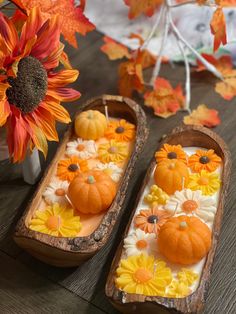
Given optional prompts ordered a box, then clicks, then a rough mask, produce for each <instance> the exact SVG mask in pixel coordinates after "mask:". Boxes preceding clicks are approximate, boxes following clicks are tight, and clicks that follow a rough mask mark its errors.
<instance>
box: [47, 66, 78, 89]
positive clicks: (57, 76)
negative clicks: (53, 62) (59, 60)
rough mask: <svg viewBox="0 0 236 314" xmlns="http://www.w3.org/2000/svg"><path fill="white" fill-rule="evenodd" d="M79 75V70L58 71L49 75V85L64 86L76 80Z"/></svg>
mask: <svg viewBox="0 0 236 314" xmlns="http://www.w3.org/2000/svg"><path fill="white" fill-rule="evenodd" d="M78 76H79V71H78V70H62V71H60V72H57V73H52V74H49V75H48V86H49V88H53V87H63V86H65V85H67V84H70V83H73V82H74V81H76V80H77V78H78Z"/></svg>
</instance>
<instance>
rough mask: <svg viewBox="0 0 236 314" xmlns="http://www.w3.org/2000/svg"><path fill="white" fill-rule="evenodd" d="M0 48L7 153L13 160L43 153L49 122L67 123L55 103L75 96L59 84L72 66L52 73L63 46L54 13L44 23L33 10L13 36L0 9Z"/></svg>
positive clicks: (69, 77) (51, 131)
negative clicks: (33, 153) (32, 152)
mask: <svg viewBox="0 0 236 314" xmlns="http://www.w3.org/2000/svg"><path fill="white" fill-rule="evenodd" d="M0 47H1V48H0V126H6V128H7V142H8V149H9V155H10V156H11V157H12V159H13V162H19V161H22V160H23V159H24V157H25V155H26V152H27V149H28V148H30V149H31V150H32V149H33V148H34V147H36V148H37V149H39V150H40V151H42V152H43V153H44V155H45V156H46V154H47V140H49V141H58V135H57V131H56V128H55V121H60V122H63V123H69V122H70V117H69V114H68V112H67V111H66V110H65V109H64V107H62V106H61V105H60V102H61V101H64V102H67V101H73V100H76V99H78V98H79V97H80V93H79V92H78V91H75V90H73V89H71V88H65V87H64V86H65V85H67V84H69V83H72V82H74V81H75V80H76V79H77V77H78V71H77V70H72V69H67V70H61V71H59V72H54V69H55V68H56V67H57V66H58V65H59V60H60V58H61V56H62V54H63V48H64V46H63V45H62V44H61V43H60V28H59V21H58V16H54V17H52V18H50V19H48V20H46V21H45V20H43V18H42V15H41V12H40V10H39V8H33V9H32V11H30V13H29V16H28V17H27V19H26V21H25V23H24V25H23V27H22V30H21V34H19V35H18V33H17V30H16V28H15V26H14V24H13V22H12V21H11V20H10V19H8V18H7V17H6V16H4V15H3V14H2V13H1V12H0Z"/></svg>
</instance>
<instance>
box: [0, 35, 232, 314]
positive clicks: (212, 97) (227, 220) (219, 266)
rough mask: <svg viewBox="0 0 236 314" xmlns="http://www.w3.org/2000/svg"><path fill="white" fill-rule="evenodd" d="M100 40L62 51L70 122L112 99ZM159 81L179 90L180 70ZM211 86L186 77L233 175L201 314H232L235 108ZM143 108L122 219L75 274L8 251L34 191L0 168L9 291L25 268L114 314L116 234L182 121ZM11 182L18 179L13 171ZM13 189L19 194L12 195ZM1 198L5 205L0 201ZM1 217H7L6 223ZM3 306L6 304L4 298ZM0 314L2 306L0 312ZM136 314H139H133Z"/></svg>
mask: <svg viewBox="0 0 236 314" xmlns="http://www.w3.org/2000/svg"><path fill="white" fill-rule="evenodd" d="M101 38H102V35H101V34H99V33H98V32H93V33H91V34H88V36H86V37H80V38H79V50H74V49H72V48H70V47H68V46H67V48H66V49H67V52H68V53H69V56H70V57H71V62H72V65H73V66H75V67H76V68H78V69H79V70H80V76H79V79H78V81H77V82H76V83H74V84H73V85H74V87H75V88H77V89H78V90H79V91H81V93H82V97H81V99H80V100H79V101H77V102H75V103H71V104H65V107H66V108H67V109H68V110H69V112H70V113H71V116H72V117H73V116H74V115H75V112H76V111H77V109H78V106H79V105H80V104H82V103H83V102H84V101H86V100H87V99H90V98H91V97H93V96H98V95H101V94H117V80H118V78H117V66H118V64H119V61H115V62H111V61H109V60H108V59H107V57H106V56H105V55H104V54H103V53H102V52H100V50H99V48H100V46H101V45H102V44H103V42H102V40H101ZM84 47H85V48H84ZM161 76H162V77H164V78H168V79H169V80H170V81H171V83H172V84H173V85H174V86H176V85H177V84H178V83H182V85H183V86H184V81H185V73H184V67H183V66H182V65H175V67H174V68H173V67H171V66H170V65H164V66H163V68H162V71H161ZM214 82H215V79H214V78H213V77H212V76H211V75H209V74H207V73H206V72H202V73H194V72H193V73H192V101H191V107H192V108H196V107H197V105H198V104H200V103H205V104H206V105H209V106H212V107H213V108H215V109H217V110H219V113H220V117H221V119H222V124H221V125H219V126H218V127H217V128H216V129H215V131H216V132H217V133H218V134H219V135H220V136H221V137H222V138H223V139H224V141H225V142H226V143H227V144H228V146H229V148H230V151H231V155H232V160H233V171H232V173H233V175H232V177H231V184H230V191H229V194H228V197H227V200H226V206H225V211H224V217H223V225H222V232H221V235H220V243H219V245H218V249H217V252H216V257H215V262H214V267H213V271H212V276H211V280H210V283H209V292H208V296H207V300H206V306H205V308H204V309H203V313H204V314H235V313H236V304H235V294H236V286H235V282H236V281H235V273H236V271H235V270H236V269H235V265H236V255H235V252H236V230H235V226H236V223H235V221H236V210H235V203H236V145H235V144H236V142H235V121H236V107H235V100H232V101H231V102H227V101H225V100H224V99H222V98H221V97H219V96H218V95H217V94H216V93H215V92H214ZM135 100H136V101H137V102H139V103H143V101H142V100H141V98H140V97H139V96H138V95H136V96H135ZM143 108H144V110H145V112H146V115H147V119H148V126H149V128H150V134H149V138H148V145H146V146H145V148H144V151H143V153H142V154H141V155H140V157H139V160H138V162H137V164H136V169H135V172H134V174H133V176H132V178H131V180H130V186H129V189H128V191H127V195H126V196H127V197H126V201H125V204H124V213H123V214H122V216H120V217H119V220H118V224H117V225H116V226H115V228H114V229H113V232H112V235H111V238H110V241H109V242H108V243H107V244H106V245H105V246H104V247H103V248H102V249H101V250H100V251H99V253H98V254H96V255H95V256H94V257H93V258H92V259H90V260H89V261H87V262H86V263H85V264H83V265H82V266H81V267H79V268H73V269H58V268H55V267H52V266H48V265H46V264H44V263H41V262H40V261H38V260H36V259H34V258H33V257H31V256H30V255H28V254H27V253H25V252H23V251H20V254H19V251H18V252H16V251H15V250H14V247H15V246H14V243H13V240H12V239H11V234H12V232H13V229H14V226H15V224H16V221H17V219H18V218H19V217H20V216H21V215H22V213H23V211H24V210H25V205H26V203H27V201H28V200H29V198H30V194H32V193H33V190H35V188H36V187H37V185H35V186H34V187H33V188H32V190H30V188H29V186H28V185H27V184H25V183H24V182H23V180H22V179H17V180H15V179H14V178H15V177H16V176H13V174H14V169H15V167H13V166H9V167H8V168H7V169H6V167H4V166H0V197H3V196H4V201H3V202H2V203H1V212H2V216H1V221H0V223H1V228H3V226H4V232H3V234H2V237H1V243H0V250H3V251H7V253H8V254H9V256H10V257H9V258H10V259H11V261H12V264H11V265H12V267H11V271H12V274H13V275H12V287H16V286H17V280H15V276H17V272H18V268H15V267H14V264H18V263H20V264H24V265H26V266H27V267H25V274H24V276H25V277H27V276H28V274H31V273H32V272H34V273H37V274H38V277H37V278H36V277H35V280H39V279H38V278H39V277H40V278H46V279H47V280H48V281H50V282H53V283H55V284H56V283H58V284H59V285H60V287H61V288H62V289H66V290H69V291H72V292H73V293H74V295H78V296H83V299H84V300H85V299H86V300H87V301H88V302H90V303H92V304H95V305H96V306H97V307H99V308H101V309H103V310H104V311H105V312H106V313H109V314H115V313H117V311H116V310H115V309H114V308H113V307H112V305H111V304H110V302H109V301H108V300H107V298H105V296H104V287H105V282H106V276H107V274H108V272H109V269H110V266H111V262H112V259H113V256H114V254H115V251H116V249H117V247H118V244H119V243H120V241H121V239H122V234H123V233H124V230H125V228H126V225H127V222H128V219H129V216H130V214H131V212H132V209H133V205H134V202H135V198H136V196H137V193H138V191H139V189H140V187H141V184H142V182H143V178H144V175H145V172H146V169H147V168H148V166H149V164H150V161H151V158H152V156H153V153H154V151H155V149H156V147H157V144H158V142H159V141H160V139H161V137H162V135H163V134H168V133H169V132H170V131H171V130H172V129H173V128H174V127H176V126H177V125H179V124H180V123H181V122H182V119H183V116H184V115H185V114H184V113H183V112H179V113H178V114H177V115H175V116H173V117H170V118H168V119H167V120H165V119H160V118H157V117H155V116H154V115H153V113H152V110H151V109H150V108H146V107H143ZM57 129H58V132H59V136H60V138H62V136H63V133H64V131H65V129H66V126H65V125H63V124H58V126H57ZM57 146H58V144H57V143H53V142H52V143H50V144H49V154H48V157H47V160H46V163H44V164H43V167H44V168H45V167H46V166H47V165H48V163H49V162H50V161H51V159H52V157H53V156H54V154H55V151H56V148H57ZM17 168H18V167H17ZM17 177H18V178H19V171H18V174H17ZM3 187H4V189H3ZM18 188H19V189H20V190H18ZM14 189H15V193H14ZM19 191H20V192H19ZM28 193H29V195H28ZM6 195H7V200H6V198H5V196H6ZM5 204H6V206H5ZM3 212H4V213H3ZM4 217H7V219H8V220H6V219H5V218H4ZM15 257H16V259H15ZM7 269H8V268H7V266H6V265H3V266H2V267H1V268H0V276H3V274H4V273H5V272H6V271H7ZM29 276H30V275H29ZM22 285H23V287H24V288H25V289H26V288H27V287H29V286H30V283H29V282H27V281H25V282H24V283H23V284H22ZM58 296H59V294H58ZM14 298H15V299H16V300H15V302H17V299H18V298H19V299H20V293H19V291H18V290H17V289H16V292H15V294H14ZM34 299H37V296H35V295H34V296H32V299H31V303H32V304H33V302H35V301H34ZM5 300H7V297H6V298H5ZM63 302H64V303H65V304H67V305H68V309H69V310H68V311H67V312H66V313H69V314H70V313H74V312H73V310H71V309H70V308H69V303H70V299H68V300H67V298H66V297H65V298H64V299H63ZM18 305H19V307H18V309H19V310H21V311H22V309H24V305H23V304H22V305H20V304H19V303H18ZM42 308H43V305H42V304H38V310H39V312H40V310H42ZM60 311H61V304H60V305H58V306H57V307H56V310H55V311H54V312H56V313H57V312H58V313H61V312H60ZM0 312H3V308H2V306H0ZM12 313H13V314H15V313H16V314H18V312H14V311H13V312H12ZM77 313H79V314H85V313H86V314H89V313H92V312H90V309H83V308H82V309H81V310H80V306H79V302H78V303H77ZM98 313H99V312H98ZM137 313H138V314H139V312H137ZM145 314H147V313H145Z"/></svg>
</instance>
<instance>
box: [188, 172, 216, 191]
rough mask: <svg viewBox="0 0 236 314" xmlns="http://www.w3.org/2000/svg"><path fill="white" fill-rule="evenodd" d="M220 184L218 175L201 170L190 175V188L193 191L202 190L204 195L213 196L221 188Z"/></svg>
mask: <svg viewBox="0 0 236 314" xmlns="http://www.w3.org/2000/svg"><path fill="white" fill-rule="evenodd" d="M220 182H221V181H220V178H219V175H218V173H215V172H214V173H212V172H211V173H210V172H207V171H206V170H201V172H199V173H194V174H192V175H190V177H189V183H188V188H189V189H191V190H193V191H196V190H201V191H202V194H203V195H213V194H214V193H216V192H217V191H218V189H219V188H220Z"/></svg>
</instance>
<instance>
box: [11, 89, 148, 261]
mask: <svg viewBox="0 0 236 314" xmlns="http://www.w3.org/2000/svg"><path fill="white" fill-rule="evenodd" d="M105 106H107V108H108V112H109V116H110V117H114V118H116V117H117V118H118V117H119V118H124V119H126V120H128V121H129V122H131V123H133V124H135V125H136V138H135V141H134V148H133V151H132V153H131V156H130V159H129V161H128V164H127V167H126V170H125V172H124V175H123V177H122V179H121V182H120V185H119V189H118V192H117V195H116V197H115V199H114V201H113V203H112V204H111V206H110V208H109V209H108V211H107V212H106V214H105V215H104V216H103V218H102V220H101V222H100V225H99V226H98V228H97V229H96V230H95V231H94V232H93V233H92V234H90V235H89V236H84V237H76V238H65V237H53V236H50V235H47V234H43V233H40V232H36V231H32V230H30V229H29V228H28V222H29V219H30V218H31V217H32V213H33V212H34V210H35V209H37V207H38V205H39V202H40V200H41V197H42V193H43V191H44V189H45V187H46V186H47V184H48V183H49V181H50V177H51V176H52V174H53V172H54V170H55V167H56V164H57V162H58V161H59V160H60V158H61V156H62V154H63V153H64V151H65V148H66V144H67V142H68V141H69V139H70V138H71V137H72V135H73V124H72V126H70V128H69V129H68V131H67V132H66V133H65V135H64V138H63V140H62V142H61V144H60V146H59V147H58V150H57V153H56V155H55V157H54V158H53V160H52V162H51V163H50V165H49V167H48V169H47V170H46V171H45V174H44V176H43V178H42V180H41V182H40V183H39V185H38V188H37V190H36V192H35V194H34V195H33V197H32V200H31V201H30V202H29V205H28V207H27V208H26V210H25V213H24V215H23V217H22V218H21V219H20V221H19V222H18V224H17V227H16V231H15V234H14V240H15V242H16V243H17V244H18V245H19V246H20V247H22V248H23V249H25V250H26V251H28V252H29V253H30V254H31V255H33V256H34V257H36V258H38V259H40V260H42V261H44V262H46V263H48V264H51V265H55V266H59V267H72V266H78V265H79V264H81V263H82V262H84V261H85V260H87V259H88V258H90V257H91V256H93V255H94V254H95V253H96V252H97V251H98V250H99V249H101V247H102V246H103V245H104V244H105V243H106V242H107V241H108V238H109V235H110V233H111V232H112V229H113V227H114V224H115V223H116V221H117V219H118V216H119V214H120V213H121V211H122V209H123V207H122V206H123V203H124V200H125V196H126V191H127V187H128V184H129V179H130V177H131V174H132V171H133V170H134V166H135V162H136V160H137V159H138V156H139V154H140V152H141V150H142V148H143V146H144V143H145V141H146V139H147V136H148V129H147V127H146V116H145V114H144V112H143V110H142V109H141V107H140V106H139V105H138V104H137V103H135V102H134V101H132V100H131V99H128V98H123V97H120V96H110V95H103V96H101V97H97V98H94V99H91V100H90V101H88V102H87V103H85V104H84V105H82V106H80V109H79V111H78V112H77V114H79V113H80V112H82V111H84V110H89V109H93V110H99V111H100V112H102V113H105Z"/></svg>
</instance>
